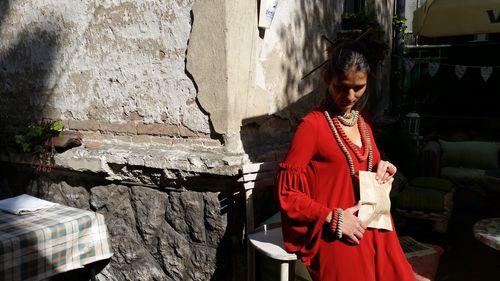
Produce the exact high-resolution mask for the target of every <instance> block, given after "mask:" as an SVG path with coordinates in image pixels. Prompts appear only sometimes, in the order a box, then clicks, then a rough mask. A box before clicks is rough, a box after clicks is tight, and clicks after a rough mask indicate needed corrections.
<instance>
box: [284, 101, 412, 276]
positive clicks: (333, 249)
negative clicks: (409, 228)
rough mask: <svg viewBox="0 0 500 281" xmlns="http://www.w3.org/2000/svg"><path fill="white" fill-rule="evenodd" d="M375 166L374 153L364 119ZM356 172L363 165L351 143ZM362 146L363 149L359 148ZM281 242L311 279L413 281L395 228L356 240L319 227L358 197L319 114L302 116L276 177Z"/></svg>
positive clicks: (371, 231) (343, 159)
mask: <svg viewBox="0 0 500 281" xmlns="http://www.w3.org/2000/svg"><path fill="white" fill-rule="evenodd" d="M367 127H368V129H369V133H370V140H371V145H372V148H373V163H374V166H375V167H376V166H377V164H378V162H379V161H380V153H379V151H378V149H377V147H376V145H375V142H374V140H373V133H372V131H371V128H370V127H369V124H367ZM344 145H345V147H346V148H347V150H348V151H349V153H350V154H351V158H352V160H353V163H354V168H355V170H356V171H359V170H366V169H367V167H368V163H367V162H368V161H363V162H359V160H358V159H357V158H356V156H355V154H354V152H353V151H352V150H351V148H350V147H349V146H348V145H347V144H346V143H345V142H344ZM363 149H364V148H363ZM277 193H278V194H277V198H278V200H279V204H280V209H281V217H282V226H283V240H284V246H285V248H286V249H287V250H288V251H289V252H293V253H297V254H298V255H299V256H300V258H301V260H302V262H303V263H304V264H305V265H306V266H307V267H308V269H309V272H310V273H311V276H312V278H313V279H314V280H318V281H319V280H321V281H334V280H335V281H357V280H359V281H374V280H383V281H406V280H412V281H414V280H415V277H414V275H413V270H412V268H411V266H410V264H409V263H408V261H407V260H406V258H405V256H404V253H403V251H402V249H401V246H400V244H399V240H398V237H397V235H396V232H395V231H385V230H378V229H371V228H370V229H367V231H365V234H364V235H363V238H362V239H361V240H360V244H359V245H353V244H349V243H348V242H346V241H345V240H337V239H336V237H335V236H334V235H333V234H332V233H331V232H330V230H329V227H328V226H326V227H324V224H325V219H326V217H327V215H328V213H329V212H330V211H331V210H332V209H333V208H342V209H346V208H349V207H352V206H354V205H356V203H357V202H358V200H359V191H358V188H356V187H354V185H353V182H352V180H351V176H350V173H349V166H348V163H347V159H346V157H345V155H344V154H343V152H342V150H341V149H340V147H339V145H338V144H337V142H336V140H335V137H334V136H333V133H332V131H331V130H330V127H329V125H328V123H327V120H326V118H325V116H324V115H323V113H322V112H321V111H320V110H319V109H315V110H313V111H312V112H311V113H309V114H308V115H307V116H305V117H304V118H303V119H302V120H301V122H300V124H299V126H298V127H297V130H296V132H295V135H294V137H293V138H292V142H291V144H290V147H289V150H288V153H287V156H286V158H285V160H284V161H283V162H282V163H281V164H280V171H279V173H278V177H277Z"/></svg>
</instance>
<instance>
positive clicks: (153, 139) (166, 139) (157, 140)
mask: <svg viewBox="0 0 500 281" xmlns="http://www.w3.org/2000/svg"><path fill="white" fill-rule="evenodd" d="M151 142H152V143H157V144H164V145H172V138H169V137H151Z"/></svg>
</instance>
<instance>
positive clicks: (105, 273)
mask: <svg viewBox="0 0 500 281" xmlns="http://www.w3.org/2000/svg"><path fill="white" fill-rule="evenodd" d="M192 147H193V146H191V151H186V150H183V149H180V147H178V146H177V147H176V148H175V149H174V147H166V146H162V147H158V146H156V147H155V149H153V148H152V147H148V146H145V145H144V144H143V145H142V146H137V145H136V146H133V147H130V145H128V149H127V150H125V149H123V148H122V147H120V145H117V144H116V143H115V144H114V145H112V146H111V145H109V144H108V145H101V146H100V147H99V148H98V149H85V148H83V147H79V148H73V149H71V150H68V151H66V152H64V153H61V154H56V155H55V157H54V167H53V168H52V171H51V172H50V173H38V172H36V165H33V164H31V163H36V160H29V157H28V156H26V155H24V156H22V157H21V155H10V157H7V155H5V154H4V155H3V156H2V158H3V159H2V160H3V161H4V162H3V163H4V164H2V165H1V166H2V169H1V170H2V174H3V175H2V177H1V178H2V191H1V193H0V196H1V197H2V198H5V197H9V196H14V195H17V194H21V193H28V194H31V195H34V196H37V197H39V198H44V199H47V200H50V201H53V202H58V203H61V204H64V205H68V206H72V207H76V208H81V209H86V210H93V211H96V212H98V213H101V214H103V215H104V216H105V220H106V224H107V226H108V231H109V233H110V236H111V242H112V247H113V253H114V256H113V257H112V259H111V261H110V263H109V264H108V265H107V266H106V267H105V268H104V269H103V270H102V271H101V272H100V273H99V274H98V275H97V279H98V280H100V281H104V280H130V281H136V280H183V281H184V280H200V281H202V280H203V281H205V280H239V279H240V278H239V277H238V276H244V275H245V272H246V268H245V264H246V261H245V260H244V257H245V254H244V253H245V252H244V245H243V242H244V237H243V232H244V228H243V222H244V207H243V206H244V201H243V200H244V199H243V196H242V195H241V194H240V193H239V191H240V189H241V188H240V186H239V184H238V182H237V179H238V168H237V165H229V162H231V161H236V159H237V157H236V156H233V158H227V156H222V155H223V154H219V153H218V152H217V149H214V150H212V152H211V153H209V152H206V151H205V152H204V153H201V152H196V153H195V152H194V151H193V148H192ZM125 152H126V153H125ZM7 159H10V160H11V161H6V160H7ZM144 159H150V160H149V161H145V160H144ZM223 159H225V160H223ZM231 159H232V160H231ZM12 160H14V161H12ZM228 161H229V162H228ZM7 162H14V163H17V164H7ZM235 163H237V161H236V162H235ZM233 164H234V163H233Z"/></svg>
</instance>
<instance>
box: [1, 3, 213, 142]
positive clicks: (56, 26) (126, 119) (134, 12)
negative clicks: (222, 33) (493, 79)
mask: <svg viewBox="0 0 500 281" xmlns="http://www.w3.org/2000/svg"><path fill="white" fill-rule="evenodd" d="M2 5H3V7H2V12H1V13H0V38H1V39H2V40H1V41H0V81H1V83H0V92H1V94H2V99H3V102H2V105H1V106H0V113H1V114H2V116H3V117H4V118H8V119H9V120H21V121H26V120H33V119H35V120H36V119H38V120H39V119H42V118H44V117H46V118H52V119H64V120H73V121H88V120H92V121H95V122H107V123H110V122H111V123H118V124H124V123H130V122H132V121H135V122H141V123H145V124H153V123H158V124H165V125H174V126H176V127H178V128H187V129H188V130H189V131H191V132H195V133H201V134H209V133H210V129H209V120H208V116H207V114H205V113H204V112H203V111H202V110H201V109H200V107H199V106H198V103H197V101H196V87H195V85H194V83H193V81H192V80H191V78H190V75H189V73H187V72H186V57H185V56H186V49H187V46H188V41H189V36H190V32H191V10H192V5H193V1H192V0H184V1H183V0H177V1H174V0H170V1H161V0H154V1H110V0H97V1H90V0H85V1H58V0H41V1H32V0H22V1H4V3H3V4H2ZM134 118H135V119H134Z"/></svg>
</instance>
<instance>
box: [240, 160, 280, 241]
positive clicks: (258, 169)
mask: <svg viewBox="0 0 500 281" xmlns="http://www.w3.org/2000/svg"><path fill="white" fill-rule="evenodd" d="M278 163H279V162H276V161H274V162H262V163H251V164H246V165H243V167H242V178H241V180H242V182H243V187H244V189H245V208H246V233H247V234H248V233H252V232H253V231H254V229H255V211H256V210H255V206H254V199H255V197H256V196H255V195H256V194H257V192H259V191H262V190H263V189H269V188H270V189H272V188H273V187H274V181H275V179H276V172H277V171H278Z"/></svg>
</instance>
